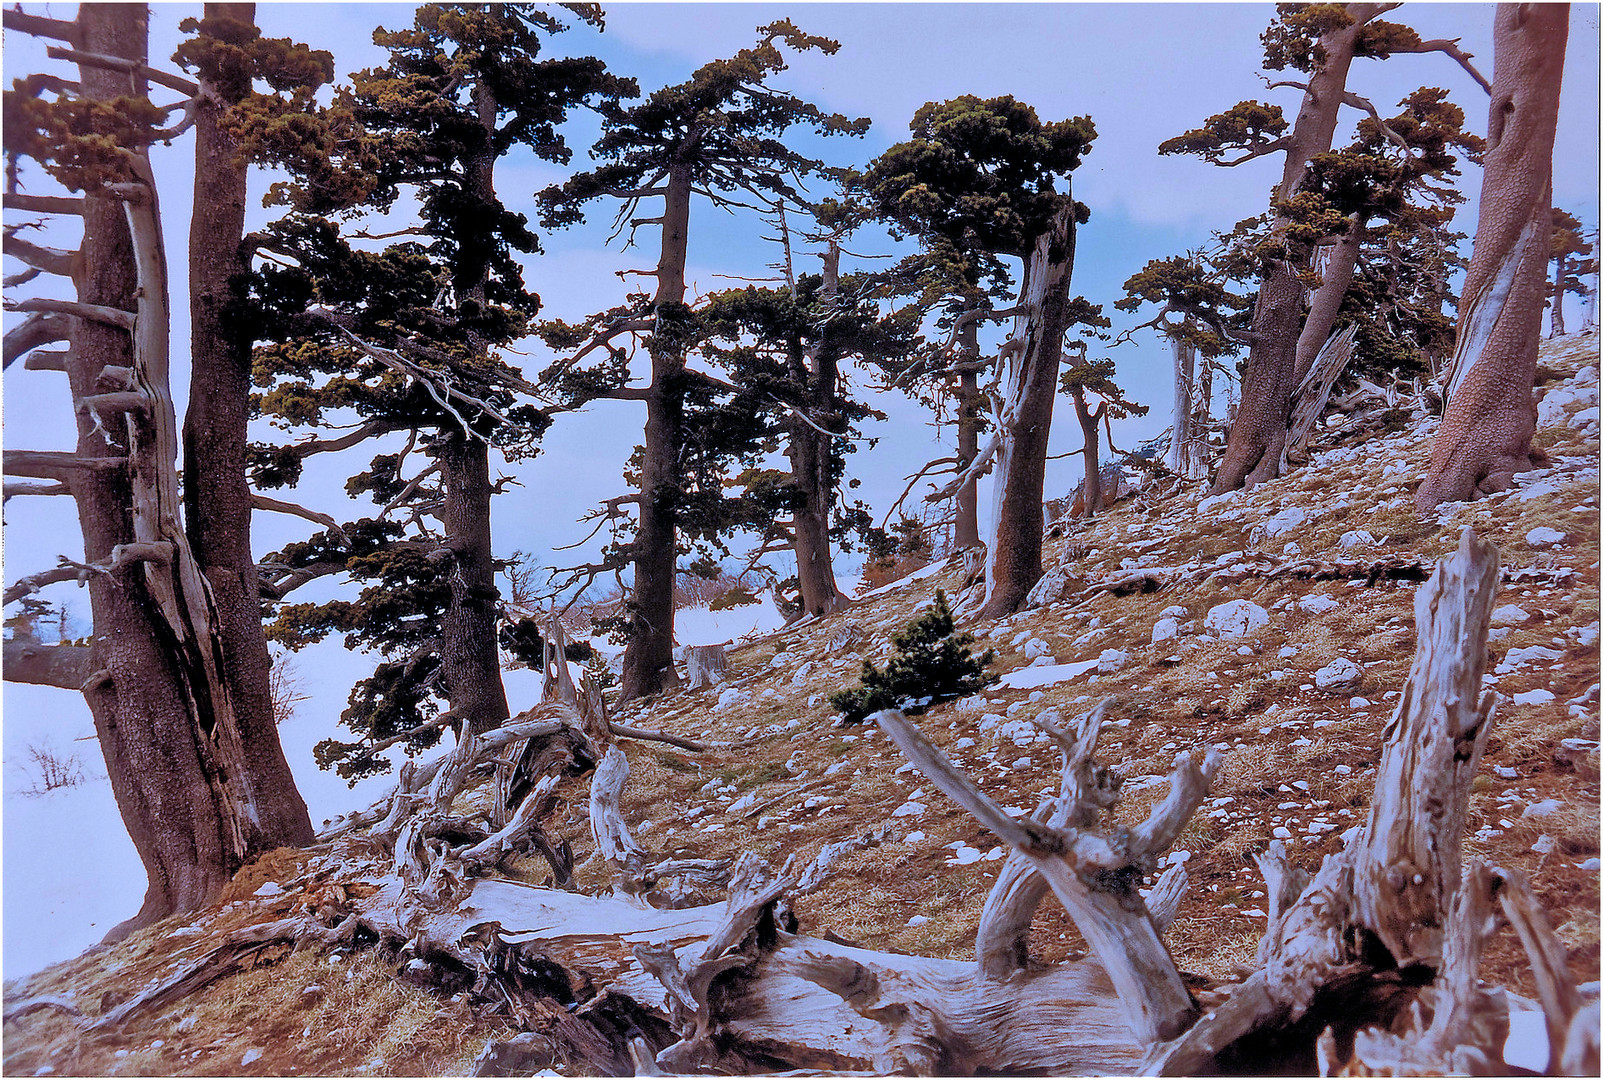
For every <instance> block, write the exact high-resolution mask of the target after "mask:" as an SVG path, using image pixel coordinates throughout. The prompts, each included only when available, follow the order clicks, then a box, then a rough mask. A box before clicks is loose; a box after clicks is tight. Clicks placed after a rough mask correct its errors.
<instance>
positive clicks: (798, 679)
mask: <svg viewBox="0 0 1603 1080" xmlns="http://www.w3.org/2000/svg"><path fill="white" fill-rule="evenodd" d="M813 666H814V665H813V662H812V661H811V660H809V661H807V663H805V664H803V665H802V666H801V667H799V668H797V669H796V674H794V675H792V676H791V677H790V685H792V686H800V685H802V684H803V683H805V682H806V681H807V677H808V676H809V675H811V674H812V673H813Z"/></svg>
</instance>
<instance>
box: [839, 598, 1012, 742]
mask: <svg viewBox="0 0 1603 1080" xmlns="http://www.w3.org/2000/svg"><path fill="white" fill-rule="evenodd" d="M956 630H957V621H956V620H955V619H954V618H953V617H952V609H951V608H950V607H949V606H948V605H947V602H946V593H945V592H943V591H942V590H940V589H937V590H935V600H934V602H933V603H931V604H930V606H929V607H928V608H927V609H926V610H925V611H924V613H923V614H922V615H920V616H919V617H918V618H916V619H914V620H913V621H912V622H910V623H908V624H907V625H906V626H904V627H903V628H902V629H900V630H898V631H897V632H896V633H894V634H892V635H891V645H892V646H893V647H894V648H895V650H896V651H895V653H894V654H893V655H892V656H891V658H890V660H889V661H888V662H887V663H886V665H885V670H884V671H881V670H880V669H879V668H877V667H875V666H874V662H873V661H872V660H866V659H865V660H864V661H863V675H862V679H861V680H860V681H859V683H858V685H857V686H856V687H854V688H853V689H851V690H842V691H840V692H839V693H835V694H831V695H830V696H829V704H830V707H831V708H833V709H837V710H839V711H840V713H841V718H842V720H843V721H844V722H845V723H847V724H860V723H862V722H863V721H864V720H865V719H867V718H868V717H869V716H870V715H871V714H873V713H876V712H879V711H880V710H881V709H900V710H901V711H902V712H904V713H908V714H909V715H914V716H916V715H918V714H919V713H922V712H923V711H924V710H926V709H928V708H929V707H930V706H931V705H933V704H936V703H938V702H942V701H950V700H952V699H953V698H959V697H964V696H965V695H968V694H972V693H974V692H976V691H978V690H983V689H984V688H985V687H987V686H989V685H990V684H991V683H993V682H995V681H996V680H997V679H998V678H1000V676H997V675H993V674H989V673H987V672H986V670H985V669H986V667H988V666H989V665H990V663H991V661H993V660H995V659H996V653H995V652H993V651H991V650H990V649H987V650H986V651H985V652H984V653H983V654H982V655H980V656H975V655H974V653H973V651H972V650H971V649H970V648H969V646H970V645H972V644H974V635H973V634H970V633H966V632H965V633H957V632H956Z"/></svg>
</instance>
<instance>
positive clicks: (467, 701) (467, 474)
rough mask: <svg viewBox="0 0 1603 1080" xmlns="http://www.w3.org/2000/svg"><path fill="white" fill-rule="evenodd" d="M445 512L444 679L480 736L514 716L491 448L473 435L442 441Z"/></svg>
mask: <svg viewBox="0 0 1603 1080" xmlns="http://www.w3.org/2000/svg"><path fill="white" fill-rule="evenodd" d="M442 442H443V444H444V445H443V446H442V447H441V449H440V459H439V460H440V478H441V481H442V482H443V486H444V488H445V507H444V509H443V510H442V511H441V515H442V518H443V523H444V525H445V535H446V537H447V540H446V543H447V545H448V546H449V547H450V549H451V560H450V563H449V573H450V576H451V599H450V601H449V603H448V605H447V607H446V609H445V617H444V618H443V619H442V620H441V622H440V659H441V661H442V667H441V672H442V674H443V675H444V678H445V686H446V692H447V694H448V695H449V698H450V702H451V711H452V712H454V713H456V714H457V715H458V718H459V720H460V721H462V722H463V725H464V726H463V727H462V729H461V730H463V731H471V732H472V733H474V734H475V735H477V734H482V733H484V732H486V731H488V730H490V729H491V728H493V727H496V726H498V725H499V724H500V723H501V721H503V720H505V719H506V718H507V717H508V716H510V715H511V713H510V712H509V711H508V709H507V699H506V690H505V689H504V688H503V687H502V685H501V657H500V654H499V653H498V652H497V649H496V612H495V601H496V598H497V597H498V596H499V595H500V593H498V592H497V591H496V587H495V562H494V558H493V556H492V555H491V552H490V447H489V445H488V444H487V443H486V442H485V441H484V440H483V439H480V438H478V437H476V436H470V435H468V434H466V433H464V432H462V431H452V432H449V433H447V434H445V435H443V436H442Z"/></svg>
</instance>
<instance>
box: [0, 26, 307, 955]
mask: <svg viewBox="0 0 1603 1080" xmlns="http://www.w3.org/2000/svg"><path fill="white" fill-rule="evenodd" d="M251 15H252V10H251V8H250V6H249V5H238V6H223V7H219V6H209V7H208V9H207V10H206V19H205V20H203V21H202V22H199V23H197V22H195V21H194V20H189V21H186V23H185V28H186V29H187V30H192V31H196V36H195V37H194V38H193V39H191V40H190V41H188V42H186V43H185V45H184V46H183V47H182V48H181V49H180V51H179V53H178V56H177V59H178V60H179V61H180V62H181V63H184V64H187V65H190V66H192V67H193V68H194V69H195V70H196V72H197V74H198V75H199V77H200V79H201V82H200V83H199V84H196V83H195V82H193V81H191V80H189V79H186V78H184V77H182V76H179V75H175V74H172V73H168V72H163V71H157V70H156V69H154V68H152V67H151V66H150V65H149V63H148V56H147V55H146V53H147V49H148V25H147V13H146V11H145V9H144V8H143V7H142V6H138V5H131V4H105V5H100V4H92V5H84V7H83V8H82V10H80V12H79V14H78V17H77V19H76V20H75V21H74V22H71V23H67V22H61V21H58V20H53V19H49V18H41V17H38V16H33V15H27V14H24V13H22V12H20V11H8V12H6V14H5V23H6V27H7V29H16V30H20V31H22V32H27V33H34V34H39V35H41V36H45V37H50V38H55V39H58V40H61V41H64V42H66V43H67V44H68V45H69V46H70V47H71V48H70V49H69V50H68V51H67V54H66V58H67V59H70V60H72V61H74V62H76V63H77V64H78V66H79V78H78V79H77V80H76V81H67V80H63V79H60V78H57V77H55V76H52V75H48V74H44V73H40V74H37V75H34V76H30V77H28V78H27V79H24V80H19V82H18V85H17V86H16V87H15V88H14V89H13V90H12V91H9V92H8V93H7V95H6V99H5V114H6V125H5V138H6V149H7V151H8V153H9V154H11V155H12V160H13V165H14V167H13V168H12V170H11V171H10V175H9V179H10V182H11V185H12V190H11V191H10V192H8V194H7V208H8V210H11V209H16V210H21V211H24V212H32V211H39V212H45V213H68V214H73V215H77V216H79V217H81V218H82V219H83V223H84V225H83V240H82V243H81V246H80V248H79V249H78V250H76V251H71V252H68V251H57V250H54V249H49V248H45V247H43V246H41V245H34V244H31V243H28V242H27V241H23V240H20V238H15V237H11V236H8V243H7V254H8V255H14V256H16V257H18V258H21V259H22V260H23V261H24V262H26V263H29V264H30V265H31V266H32V267H33V268H34V269H35V270H36V271H38V272H41V273H49V274H59V275H62V276H67V277H70V278H71V279H72V281H73V283H74V286H75V289H76V292H77V298H76V299H75V300H72V301H59V300H53V299H52V300H39V299H35V300H24V301H21V302H19V303H18V304H16V305H14V306H15V307H16V308H17V309H18V310H22V311H26V312H32V313H33V314H32V316H31V317H30V319H29V320H28V321H27V322H26V323H24V324H23V326H22V327H21V328H19V330H18V331H14V332H13V333H12V334H8V335H7V339H6V357H5V360H6V363H7V365H9V364H10V363H11V362H12V361H13V360H14V359H16V358H17V357H18V356H20V355H22V354H23V353H31V355H29V358H28V364H27V366H28V367H32V368H36V369H44V370H54V371H60V372H63V373H65V374H66V376H67V381H68V385H69V387H70V390H71V393H72V398H73V405H74V411H75V413H76V414H77V416H78V419H79V424H78V440H77V448H76V451H75V452H73V453H70V454H31V453H29V452H26V451H16V450H7V452H6V471H7V473H8V474H9V475H12V476H36V477H44V478H49V479H51V480H52V481H54V484H53V485H47V486H45V487H41V488H39V489H37V492H36V493H38V494H67V495H70V496H71V497H73V498H74V499H75V500H76V502H77V507H78V513H79V521H80V524H81V527H82V531H83V540H84V555H83V559H82V561H81V562H79V561H77V560H71V559H68V558H67V557H66V556H63V558H62V565H61V567H59V568H58V569H57V570H54V571H47V572H45V573H43V574H38V575H34V576H33V577H31V578H28V579H24V580H23V581H21V582H19V583H18V584H17V585H16V586H14V587H13V588H12V589H10V590H8V592H7V596H6V599H7V602H11V601H13V600H16V599H19V598H22V597H25V596H26V595H27V594H28V593H29V592H31V591H33V590H34V589H36V588H38V587H40V586H42V585H45V584H48V583H50V582H55V581H66V580H74V579H79V580H85V581H86V582H87V584H88V586H89V595H90V605H91V610H92V613H93V618H94V626H95V634H94V638H93V641H92V643H91V644H90V645H89V646H88V647H87V648H83V647H81V646H77V645H71V646H59V645H58V646H56V648H66V649H67V650H68V651H67V653H66V655H65V656H63V655H62V654H56V653H47V654H42V655H40V656H36V657H31V658H22V657H8V660H10V659H22V660H24V661H26V662H27V663H26V664H25V665H24V666H23V668H22V669H21V670H17V669H14V668H13V665H12V664H11V663H9V662H8V663H7V666H6V677H7V678H8V679H11V678H16V677H19V676H21V675H24V674H26V673H27V664H34V665H36V669H49V671H48V675H49V681H50V682H52V684H54V685H67V686H70V687H72V688H73V689H80V690H81V691H82V692H83V694H84V696H85V699H86V700H87V702H88V704H89V707H90V711H91V713H92V714H93V716H94V719H95V726H96V732H97V735H98V737H99V741H100V745H101V749H102V752H103V753H104V755H105V759H106V768H107V774H108V776H109V777H110V780H111V786H112V791H113V793H114V795H115V796H116V798H117V803H118V807H119V809H120V811H121V813H122V816H123V820H124V823H125V824H126V825H127V827H128V830H129V835H130V837H131V838H132V840H133V842H134V846H135V848H136V849H137V850H138V852H139V855H140V858H141V860H142V861H143V863H144V865H145V868H146V872H147V875H148V878H149V887H148V889H147V891H146V894H145V901H144V904H143V905H142V907H141V908H140V911H139V913H138V914H137V915H135V916H134V918H133V919H131V920H129V921H128V922H126V923H124V924H122V925H121V926H119V927H117V928H115V929H114V930H113V931H112V935H111V936H116V935H119V934H121V933H123V932H126V931H127V930H129V929H132V928H135V927H138V926H143V925H146V924H148V923H150V922H153V921H155V920H157V919H160V918H162V917H164V916H166V915H168V914H171V913H173V912H175V911H183V910H189V909H192V908H194V907H197V906H200V905H202V904H205V903H208V902H210V901H211V900H212V899H214V898H215V896H216V895H217V893H218V891H219V890H221V888H222V887H223V886H224V885H225V884H226V883H227V882H228V880H229V879H230V878H231V877H232V875H233V874H234V872H235V871H236V870H237V869H238V868H239V867H240V866H241V865H242V864H243V862H244V861H245V860H246V859H247V858H249V857H251V856H252V855H254V854H256V853H258V852H261V851H265V850H267V849H270V848H274V847H278V846H282V845H286V844H299V843H304V842H306V841H308V840H309V839H310V838H311V835H312V832H311V823H310V820H309V818H308V816H307V812H306V807H305V804H304V802H302V800H301V798H300V796H299V794H298V793H297V792H296V790H295V784H294V779H293V777H292V775H291V774H290V771H289V767H288V765H287V763H286V762H285V760H284V755H283V751H282V748H281V747H280V745H279V742H278V734H277V730H276V727H275V725H274V724H273V722H272V708H271V694H270V688H269V685H268V682H267V679H266V673H267V667H268V658H267V652H266V643H265V641H264V640H263V638H262V633H261V624H260V621H259V613H258V610H257V607H256V595H255V580H256V579H255V567H254V564H253V563H252V562H251V560H250V520H249V514H250V510H251V505H252V502H251V498H250V495H249V492H248V489H246V487H245V484H244V475H243V471H244V466H243V459H244V452H243V444H244V424H243V419H242V416H243V397H244V391H243V389H242V383H241V374H242V364H241V362H240V356H239V342H238V340H237V339H235V338H233V337H232V336H231V335H230V334H229V333H227V332H222V333H220V332H219V325H220V324H221V323H224V322H227V321H228V320H227V317H226V316H225V315H221V313H223V312H228V311H229V308H230V305H231V304H232V303H233V301H234V299H235V296H234V294H233V292H232V290H231V284H232V283H231V281H230V276H231V274H232V272H233V270H234V269H237V266H238V262H237V259H238V252H237V250H236V249H234V248H232V247H231V245H230V243H229V240H230V239H231V238H232V239H233V240H234V241H235V244H237V238H238V234H239V227H238V220H239V210H240V208H241V207H242V191H243V175H244V168H245V164H246V163H247V162H248V161H251V160H261V159H262V157H264V156H266V154H265V153H264V152H263V151H262V149H261V146H260V145H259V144H257V143H245V144H241V143H234V144H232V145H230V144H229V141H228V140H229V138H230V136H229V135H228V134H225V133H229V132H234V131H240V132H245V131H249V132H253V133H261V132H266V133H269V134H270V133H271V132H272V131H273V126H272V124H271V123H270V121H269V120H268V118H270V117H271V116H272V115H274V114H275V113H277V114H279V115H282V114H283V113H284V112H292V111H297V110H300V109H303V108H304V107H305V106H306V104H307V103H309V102H310V101H311V99H312V95H313V94H314V93H315V91H316V88H317V87H318V86H319V85H320V84H321V83H322V82H323V81H324V80H326V78H327V77H328V74H329V70H328V69H329V67H330V61H329V58H328V56H327V54H326V53H316V52H313V51H311V50H307V49H305V48H304V47H301V46H298V45H295V44H294V43H292V42H288V41H285V40H275V39H264V38H262V37H261V36H260V34H259V33H258V32H257V31H256V28H255V27H254V25H253V24H252V21H251ZM149 81H157V82H159V83H161V84H162V85H164V86H166V87H169V88H171V89H174V90H178V91H179V92H181V93H183V94H185V95H186V97H185V98H184V99H183V100H182V101H181V102H179V103H178V105H175V106H173V107H171V108H160V107H157V106H156V105H154V104H153V103H152V102H151V100H150V97H149V95H148V93H147V84H148V82H149ZM258 82H263V83H265V84H266V85H267V86H268V88H269V89H268V91H266V92H263V91H258V90H257V89H256V85H257V83H258ZM180 107H181V108H182V109H183V111H184V119H182V120H180V121H178V122H177V123H175V124H173V125H172V126H170V127H167V128H162V127H160V126H159V125H160V124H161V123H163V122H164V121H165V119H166V117H167V115H168V114H169V113H171V112H173V111H176V110H177V109H178V108H180ZM192 126H193V127H195V128H196V129H197V159H196V178H197V188H198V191H197V197H196V200H195V211H194V212H195V218H196V221H197V222H204V223H206V227H204V228H200V229H199V230H198V231H196V232H192V234H191V244H192V246H193V247H194V248H195V250H194V251H193V252H192V257H191V266H192V278H191V280H192V290H193V291H195V292H196V293H197V295H196V296H195V298H194V299H195V319H194V322H195V325H194V339H193V341H192V360H193V365H192V378H191V385H192V387H193V388H195V392H196V393H197V394H198V395H200V397H201V398H202V399H203V400H200V401H199V402H198V403H197V402H196V400H195V399H193V398H192V400H191V405H190V410H189V412H188V414H187V415H186V416H185V420H184V423H185V429H184V431H185V443H186V444H188V443H190V442H193V441H198V440H206V439H210V440H211V442H210V443H209V444H208V445H204V446H191V445H186V447H185V451H186V457H185V462H184V465H185V467H184V470H183V472H182V474H181V475H180V473H179V471H178V468H177V465H178V462H177V453H178V448H179V444H180V439H179V426H178V425H179V421H178V416H177V409H176V407H175V404H174V402H173V399H172V386H171V380H170V368H171V361H172V353H173V352H174V350H173V349H172V348H171V342H170V340H169V332H170V327H169V313H168V310H167V292H168V282H167V268H166V262H165V256H164V253H163V249H162V242H161V223H160V217H159V203H158V193H157V191H156V187H155V177H154V174H153V173H152V171H151V166H150V159H149V156H148V147H149V146H150V144H151V143H153V142H155V141H158V140H163V141H166V140H172V139H175V138H177V137H179V136H180V135H182V134H183V133H184V132H185V131H187V130H188V129H189V128H190V127H192ZM20 157H27V158H30V159H32V160H33V161H34V162H37V163H38V164H39V165H40V166H41V167H42V169H43V171H44V172H45V173H47V174H48V175H49V176H50V177H51V178H53V179H54V180H55V181H57V182H59V183H60V184H62V185H63V186H65V187H66V188H67V189H69V190H71V191H76V192H81V193H82V197H81V198H79V199H76V200H74V199H62V198H52V197H45V198H40V197H36V196H30V195H23V194H20V193H18V192H17V191H16V190H15V189H16V185H17V184H18V182H19V175H20V174H21V171H22V170H21V169H20V168H17V167H15V164H16V162H17V159H18V158H20ZM29 276H31V275H24V276H23V280H24V281H26V280H27V278H28V277H29ZM11 284H17V282H13V281H8V285H11ZM57 341H66V342H68V343H70V346H71V347H70V349H68V350H66V351H63V352H57V353H47V352H41V351H35V350H37V349H38V347H39V346H42V345H45V344H50V343H52V342H57ZM86 654H87V655H86ZM58 660H60V661H65V662H62V663H56V661H58ZM85 666H87V669H88V670H87V671H86V670H85ZM36 673H37V670H36Z"/></svg>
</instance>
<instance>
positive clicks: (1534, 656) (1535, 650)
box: [1494, 645, 1564, 675]
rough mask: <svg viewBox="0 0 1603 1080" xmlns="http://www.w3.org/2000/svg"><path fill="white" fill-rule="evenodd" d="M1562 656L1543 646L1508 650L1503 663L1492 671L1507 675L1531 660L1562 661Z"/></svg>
mask: <svg viewBox="0 0 1603 1080" xmlns="http://www.w3.org/2000/svg"><path fill="white" fill-rule="evenodd" d="M1562 659H1564V654H1563V653H1561V652H1559V651H1558V650H1557V649H1549V648H1548V647H1547V646H1545V645H1528V646H1526V647H1525V648H1523V649H1510V650H1508V655H1507V656H1505V657H1503V662H1502V663H1501V664H1498V665H1497V667H1496V668H1495V669H1494V670H1495V671H1496V672H1497V674H1499V675H1507V674H1508V673H1509V672H1511V671H1513V670H1514V669H1515V668H1517V667H1523V666H1524V665H1526V664H1529V663H1531V662H1532V661H1533V660H1562Z"/></svg>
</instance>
